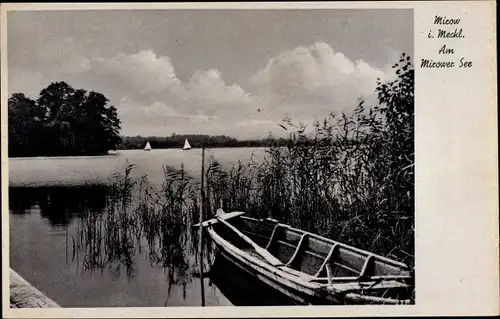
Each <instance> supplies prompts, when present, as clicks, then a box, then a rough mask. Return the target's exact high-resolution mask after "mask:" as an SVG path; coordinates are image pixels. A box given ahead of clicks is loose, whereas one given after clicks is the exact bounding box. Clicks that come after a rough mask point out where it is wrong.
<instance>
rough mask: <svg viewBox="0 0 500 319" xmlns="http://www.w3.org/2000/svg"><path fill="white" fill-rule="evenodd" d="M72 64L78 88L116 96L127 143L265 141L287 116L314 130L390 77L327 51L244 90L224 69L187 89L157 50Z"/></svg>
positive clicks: (283, 62)
mask: <svg viewBox="0 0 500 319" xmlns="http://www.w3.org/2000/svg"><path fill="white" fill-rule="evenodd" d="M71 61H73V64H74V67H72V68H65V69H66V73H72V74H73V76H72V79H74V81H70V84H71V85H74V86H77V87H83V88H86V89H89V90H96V91H99V92H102V93H104V94H105V95H106V96H108V97H109V98H110V100H111V102H112V103H113V104H114V105H115V106H116V107H117V109H118V112H119V116H120V118H121V120H122V128H123V134H125V135H136V134H141V135H169V134H172V133H178V134H182V133H207V134H227V135H232V136H236V137H240V138H246V137H256V136H260V137H264V136H266V135H267V134H268V133H269V132H272V133H279V132H281V129H279V127H278V124H280V122H281V120H282V119H283V117H284V116H285V115H286V114H289V115H290V116H291V117H292V118H293V119H294V120H297V121H302V122H304V123H308V124H309V123H311V121H312V120H314V119H320V118H322V117H324V116H326V115H328V114H329V112H330V111H334V112H339V111H349V110H352V109H353V108H354V107H355V106H356V101H357V99H358V98H360V97H362V96H363V97H366V98H368V99H370V97H372V96H373V90H374V88H375V85H376V79H377V78H382V79H383V78H384V77H385V76H386V75H385V73H384V71H382V70H380V69H376V68H374V67H372V66H370V65H369V64H368V63H366V62H364V61H351V60H350V59H349V58H348V57H346V56H345V55H344V54H342V53H341V52H335V51H334V49H333V48H332V47H331V46H330V45H329V44H326V43H315V44H313V45H311V46H307V47H306V46H304V47H297V48H295V49H293V50H290V51H287V52H283V53H281V54H279V55H277V56H275V57H273V58H271V59H270V60H269V61H268V62H267V64H266V65H265V66H264V67H263V68H262V69H260V70H255V72H254V73H253V75H251V76H250V77H249V78H248V79H247V81H243V82H241V83H240V84H235V83H226V81H224V79H223V76H224V75H223V74H221V72H220V71H219V70H217V69H207V70H199V71H197V72H195V73H194V74H192V76H191V77H190V78H189V79H188V80H187V81H181V80H180V79H179V78H178V77H177V75H176V72H175V68H174V65H173V64H172V61H171V59H170V58H169V57H168V56H158V55H157V54H155V52H153V51H152V50H143V51H139V52H136V53H134V54H123V53H121V54H118V55H115V56H112V57H108V58H81V57H73V58H72V60H71ZM55 80H61V79H55Z"/></svg>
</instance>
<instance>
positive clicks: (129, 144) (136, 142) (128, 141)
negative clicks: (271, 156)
mask: <svg viewBox="0 0 500 319" xmlns="http://www.w3.org/2000/svg"><path fill="white" fill-rule="evenodd" d="M186 139H187V140H188V141H189V144H190V145H191V147H193V148H200V147H202V146H203V145H205V147H207V148H216V147H268V146H271V145H275V144H281V145H285V143H286V139H283V138H272V137H267V138H262V139H246V140H238V139H236V138H234V137H229V136H225V135H215V136H211V135H205V134H172V135H171V136H167V137H161V136H125V137H122V142H121V143H120V144H119V145H118V147H117V149H121V150H125V149H143V148H144V147H145V146H146V143H147V142H149V144H150V145H151V147H152V148H153V149H158V148H160V149H161V148H182V147H183V146H184V140H186Z"/></svg>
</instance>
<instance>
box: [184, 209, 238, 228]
mask: <svg viewBox="0 0 500 319" xmlns="http://www.w3.org/2000/svg"><path fill="white" fill-rule="evenodd" d="M243 214H245V212H231V213H227V214H224V215H223V216H221V218H222V219H224V220H226V219H230V218H233V217H238V216H241V215H243ZM218 222H219V221H218V220H217V218H212V219H209V220H206V221H204V222H203V223H198V224H195V225H193V227H199V226H200V225H201V227H206V226H211V225H213V224H217V223H218Z"/></svg>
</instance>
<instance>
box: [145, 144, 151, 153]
mask: <svg viewBox="0 0 500 319" xmlns="http://www.w3.org/2000/svg"><path fill="white" fill-rule="evenodd" d="M144 150H145V151H151V145H150V144H149V142H147V143H146V147H144Z"/></svg>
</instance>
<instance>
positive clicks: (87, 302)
mask: <svg viewBox="0 0 500 319" xmlns="http://www.w3.org/2000/svg"><path fill="white" fill-rule="evenodd" d="M251 156H253V158H254V160H255V161H257V162H258V161H262V159H263V158H264V156H265V150H264V149H263V148H231V149H222V148H221V149H211V150H207V151H206V160H207V162H208V161H209V160H210V159H211V158H213V159H216V160H217V161H219V162H220V163H221V164H222V165H223V166H226V167H227V166H229V165H231V164H232V163H235V162H237V161H238V160H241V161H242V162H243V163H247V162H248V161H249V160H250V158H251ZM131 164H133V165H135V168H134V170H133V171H132V177H133V178H139V177H141V176H144V175H147V176H148V179H149V181H150V183H151V184H153V185H160V184H161V183H162V182H163V179H164V176H163V168H162V165H165V164H166V165H170V166H172V167H175V168H179V169H180V168H181V167H183V168H184V169H185V170H186V171H187V173H188V174H189V175H190V176H192V177H193V178H194V179H195V180H196V179H199V177H200V176H201V149H191V150H189V151H182V150H178V149H165V150H152V151H149V152H146V151H143V150H124V151H119V153H118V155H113V156H97V157H59V158H12V159H9V212H10V213H9V225H10V267H11V268H12V269H14V270H15V271H17V272H18V273H19V274H20V275H21V276H23V277H24V278H25V279H26V280H27V281H29V282H30V283H31V284H33V285H34V286H35V287H37V288H38V289H39V290H40V291H42V292H43V293H45V294H46V295H47V296H48V297H50V298H52V299H53V300H54V301H56V302H57V303H58V304H59V305H61V306H62V307H141V306H146V307H163V306H200V305H201V294H200V291H201V289H200V286H201V282H200V279H199V276H196V275H195V273H193V269H195V268H196V265H195V259H196V258H195V256H194V255H195V253H194V252H193V250H192V249H191V248H189V247H188V246H187V244H186V243H187V241H185V242H182V244H186V246H185V247H184V246H179V245H180V242H178V243H174V244H173V246H172V247H170V248H171V250H169V251H168V253H169V254H171V256H170V257H171V258H167V259H168V261H167V262H166V261H165V260H166V259H165V257H163V259H162V261H161V262H159V261H158V260H153V259H154V258H152V256H151V254H150V250H148V242H147V240H146V239H145V238H143V237H140V236H139V237H138V238H137V239H134V240H133V241H131V242H133V243H134V244H133V245H132V246H131V247H125V248H123V247H118V248H116V249H117V250H116V251H119V252H120V253H119V254H118V255H116V254H115V255H113V254H114V252H113V251H111V252H110V251H103V249H109V247H108V248H102V247H103V246H102V245H101V244H100V243H97V244H95V243H96V242H97V239H96V238H95V237H94V238H93V237H92V236H96V233H94V232H93V231H92V229H91V227H93V226H92V224H88V223H87V222H86V220H87V221H88V218H87V219H86V217H85V218H84V217H82V216H86V215H85V214H87V213H88V212H89V211H91V212H94V213H95V214H96V216H105V214H106V207H107V203H108V199H107V190H106V188H103V187H100V186H99V185H101V184H107V183H112V182H113V181H114V180H115V177H113V174H114V173H117V172H121V173H123V172H124V170H125V168H126V167H127V166H128V165H131ZM99 214H100V215H99ZM99 218H100V217H99ZM104 218H105V217H104ZM99 220H102V219H99ZM94 221H95V220H94ZM89 225H90V226H89ZM96 225H97V224H96ZM97 228H98V230H97V233H99V232H100V231H101V230H99V227H98V226H97ZM94 230H95V229H94ZM99 234H100V233H99ZM105 236H106V234H103V235H102V237H103V238H104V237H105ZM122 236H123V234H122ZM99 240H100V239H99ZM176 245H177V246H176ZM191 246H192V245H191ZM78 247H83V248H84V249H78ZM176 249H177V250H176ZM124 251H125V252H126V253H125V254H123V252H124ZM163 253H165V252H163ZM102 255H105V256H108V257H107V258H108V259H106V260H104V259H103V258H102ZM167 255H168V254H167ZM109 256H115V257H113V258H114V259H113V258H110V257H109ZM124 256H125V257H124ZM174 257H175V258H174ZM110 259H112V262H110V261H109V260H110ZM217 264H218V265H219V266H217V269H219V270H218V273H219V276H216V277H217V280H212V278H204V279H203V280H204V286H205V301H206V305H207V306H216V305H219V306H225V305H259V304H261V305H262V304H273V303H272V296H270V295H269V298H267V295H266V293H265V292H264V293H259V292H253V293H252V294H251V295H253V297H251V296H248V298H247V297H245V295H244V294H243V296H242V294H241V291H245V288H244V287H245V285H246V286H251V287H254V285H253V284H252V283H250V284H248V279H245V277H244V276H240V274H238V273H237V271H231V272H230V273H231V276H230V277H228V276H227V269H228V268H227V266H224V264H223V263H221V262H218V263H217ZM221 265H222V266H221ZM225 273H226V276H224V275H221V274H225ZM240 279H241V280H240ZM238 282H241V285H239V284H238ZM249 291H250V290H249ZM255 296H260V297H262V298H261V300H260V301H259V300H256V299H255ZM276 304H283V302H282V301H279V302H277V303H276Z"/></svg>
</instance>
